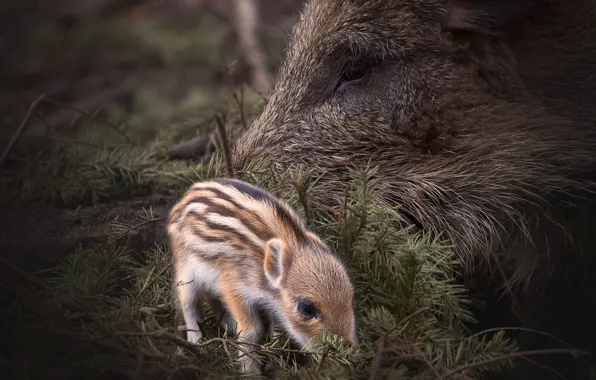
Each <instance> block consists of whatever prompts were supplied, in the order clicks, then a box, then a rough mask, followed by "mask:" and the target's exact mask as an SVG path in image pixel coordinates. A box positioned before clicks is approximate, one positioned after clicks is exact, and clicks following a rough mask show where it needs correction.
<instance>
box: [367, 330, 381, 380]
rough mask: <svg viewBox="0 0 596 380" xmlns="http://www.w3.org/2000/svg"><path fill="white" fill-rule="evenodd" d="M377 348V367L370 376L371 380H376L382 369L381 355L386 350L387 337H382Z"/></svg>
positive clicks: (378, 340)
mask: <svg viewBox="0 0 596 380" xmlns="http://www.w3.org/2000/svg"><path fill="white" fill-rule="evenodd" d="M375 346H377V350H376V351H377V352H376V353H375V366H374V368H373V371H372V373H371V374H370V377H369V380H374V379H375V378H376V377H377V373H378V372H379V369H380V368H381V355H382V354H383V350H384V349H385V336H381V337H380V338H379V339H377V341H376V342H375Z"/></svg>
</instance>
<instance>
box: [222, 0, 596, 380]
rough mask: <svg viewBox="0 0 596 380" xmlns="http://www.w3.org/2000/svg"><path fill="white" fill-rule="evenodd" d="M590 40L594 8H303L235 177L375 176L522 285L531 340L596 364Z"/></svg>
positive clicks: (243, 144)
mask: <svg viewBox="0 0 596 380" xmlns="http://www.w3.org/2000/svg"><path fill="white" fill-rule="evenodd" d="M594 26H596V2H595V1H594V0H559V1H555V0H534V1H531V0H503V1H491V0H310V1H309V2H308V3H307V4H306V6H305V9H304V10H303V13H302V15H301V18H300V20H299V22H298V24H297V25H296V27H295V30H294V32H293V35H292V37H291V40H290V44H289V47H288V51H287V53H286V54H287V55H286V58H285V61H284V63H283V66H282V68H281V71H280V73H279V76H278V79H277V83H276V86H275V89H274V92H273V94H272V97H271V99H270V102H269V104H268V105H267V106H266V108H265V110H264V111H263V113H262V114H261V115H260V117H259V118H258V119H257V120H256V121H255V123H254V125H252V127H251V128H250V129H249V130H248V131H247V132H246V133H245V135H244V136H243V137H242V138H241V140H240V141H239V142H238V145H237V147H236V150H235V155H234V156H235V157H234V159H235V164H236V165H237V167H238V168H241V167H243V165H245V164H246V163H248V162H262V161H266V160H274V161H275V162H277V163H280V164H282V165H286V164H294V163H304V164H306V165H307V166H308V167H310V168H311V169H313V170H314V171H318V172H320V173H325V174H324V176H323V178H322V180H323V181H327V182H328V183H331V184H333V183H338V184H339V183H342V182H344V180H345V179H346V176H347V174H348V169H349V168H350V167H351V166H353V165H357V166H358V165H361V166H362V165H366V164H368V163H369V162H370V163H372V165H378V168H379V172H378V176H379V178H380V179H381V180H382V183H383V184H384V189H383V194H384V197H385V199H386V201H387V202H389V203H390V204H392V205H395V207H396V208H398V209H399V210H400V211H401V212H402V213H403V214H404V215H406V216H408V217H409V218H410V219H411V220H412V221H413V222H414V223H416V224H417V225H418V226H419V227H421V228H423V229H425V230H427V231H429V232H433V233H438V232H441V233H443V234H444V235H445V236H447V237H448V238H450V239H451V240H452V242H453V243H454V245H455V250H456V252H457V254H459V255H460V256H461V257H463V258H464V259H465V260H466V262H467V263H469V264H470V269H472V264H478V263H484V264H490V265H491V269H492V270H493V272H496V273H497V274H498V275H499V276H501V279H502V280H503V281H501V284H505V285H511V284H520V283H521V284H522V285H528V286H525V287H522V288H521V289H522V292H521V293H520V294H519V297H522V298H519V300H520V304H521V305H522V306H524V305H525V306H528V305H530V304H532V305H534V306H532V307H528V308H527V309H528V310H529V312H530V315H531V316H533V318H531V319H530V320H527V321H525V322H524V323H525V326H530V327H535V328H542V329H546V330H548V331H551V332H554V333H557V334H559V335H560V336H562V337H564V338H567V339H568V340H570V341H571V343H575V344H577V345H578V346H579V347H580V348H587V349H593V348H594V345H596V339H594V335H595V334H594V332H595V329H594V327H593V326H592V324H593V322H591V323H585V324H583V325H582V322H585V321H593V320H596V318H594V316H596V313H592V314H590V312H591V311H594V303H590V302H584V301H588V300H589V299H594V298H595V297H593V295H592V293H591V291H592V290H591V289H596V287H592V288H590V286H589V282H590V281H589V280H592V279H594V278H595V277H596V276H592V275H587V276H586V275H585V273H583V274H582V273H580V274H578V270H580V269H581V270H584V272H589V271H590V270H592V269H593V268H594V266H590V265H592V261H593V260H592V258H594V257H596V252H593V251H594V250H595V249H596V245H594V244H593V243H594V236H595V235H596V221H595V218H594V215H595V214H594V210H595V208H596V207H595V206H596V204H595V203H596V196H595V195H594V193H593V190H594V186H593V181H594V179H595V177H596V165H595V163H596V123H595V120H596V107H595V106H594V102H595V99H596V30H595V28H594ZM332 188H333V187H332ZM337 189H338V191H343V190H342V187H341V186H337ZM485 266H487V265H485ZM470 273H472V271H471V272H470ZM574 279H575V280H578V281H573V280H574ZM579 279H581V280H582V281H583V282H582V281H579ZM593 283H594V281H592V284H593ZM574 284H575V285H574ZM551 285H554V286H551ZM547 291H550V293H548V292H547ZM545 292H546V293H545ZM540 296H542V297H543V298H542V301H540V302H538V301H539V300H540ZM544 300H548V302H543V301H544ZM530 301H531V302H530ZM535 304H538V305H540V307H538V308H536V305H535ZM563 310H564V314H565V315H563ZM584 315H586V316H587V317H585V318H584ZM580 316H581V317H580ZM538 317H544V318H542V319H544V320H542V319H540V318H538ZM563 317H564V318H565V320H562V319H561V318H563ZM589 318H592V319H591V320H590V319H589ZM501 322H502V321H501ZM539 322H540V323H539ZM569 324H571V325H572V326H573V328H572V329H569V328H567V329H566V328H564V327H565V326H566V325H569ZM582 328H583V330H581V331H579V333H574V332H573V331H572V330H576V329H582ZM549 360H550V358H549ZM570 374H571V372H570ZM542 375H544V374H542ZM569 376H570V375H569ZM578 376H579V375H578ZM568 378H569V377H568Z"/></svg>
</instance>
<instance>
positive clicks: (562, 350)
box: [444, 348, 590, 379]
mask: <svg viewBox="0 0 596 380" xmlns="http://www.w3.org/2000/svg"><path fill="white" fill-rule="evenodd" d="M548 354H570V355H572V356H574V357H577V356H579V355H585V356H589V355H590V353H589V352H587V351H581V350H569V349H565V348H556V349H548V350H529V351H520V352H514V353H511V354H507V355H502V356H499V357H497V358H492V359H486V360H480V361H477V362H474V363H470V364H465V365H462V366H459V367H457V368H455V369H453V370H452V371H451V372H448V373H447V374H446V375H445V376H444V379H448V378H449V377H451V376H453V375H455V374H458V373H460V372H463V371H466V370H468V369H472V368H474V367H479V366H482V365H485V364H490V363H494V362H496V361H499V360H505V359H515V358H523V357H525V356H531V355H548Z"/></svg>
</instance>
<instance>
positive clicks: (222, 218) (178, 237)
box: [168, 178, 308, 264]
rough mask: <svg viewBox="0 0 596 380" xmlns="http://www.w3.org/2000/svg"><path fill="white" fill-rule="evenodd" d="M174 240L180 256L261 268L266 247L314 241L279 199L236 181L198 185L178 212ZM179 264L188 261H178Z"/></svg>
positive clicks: (173, 217) (171, 226)
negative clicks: (272, 242)
mask: <svg viewBox="0 0 596 380" xmlns="http://www.w3.org/2000/svg"><path fill="white" fill-rule="evenodd" d="M168 234H169V236H170V241H171V244H172V246H173V247H176V248H179V249H174V254H175V255H198V256H199V257H200V258H201V259H202V260H204V261H213V262H214V264H217V263H216V262H219V263H220V264H225V263H231V264H232V263H237V264H241V263H244V264H248V262H247V260H248V261H253V260H254V261H255V262H258V263H261V262H262V260H263V255H264V251H265V246H266V243H267V241H268V240H269V239H272V238H279V239H282V240H283V241H285V242H288V243H290V244H291V243H295V244H300V243H302V242H304V241H306V240H308V234H307V232H306V226H305V224H304V222H303V221H302V219H301V218H300V217H298V215H296V213H295V212H294V211H293V210H292V209H291V208H290V207H289V206H288V205H287V204H285V203H284V202H283V201H281V200H279V199H278V198H276V197H275V196H274V195H272V194H270V193H268V192H266V191H264V190H262V189H260V188H258V187H255V186H252V185H250V184H248V183H245V182H242V181H239V180H233V179H223V178H218V179H213V180H208V181H204V182H198V183H195V184H194V185H193V186H192V187H191V188H190V189H189V190H188V191H187V192H186V194H185V195H184V196H183V197H182V199H180V201H179V202H178V203H177V204H176V205H175V206H174V207H173V208H172V210H171V212H170V217H169V221H168ZM176 259H177V260H180V259H184V258H183V257H176Z"/></svg>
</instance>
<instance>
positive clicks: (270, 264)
mask: <svg viewBox="0 0 596 380" xmlns="http://www.w3.org/2000/svg"><path fill="white" fill-rule="evenodd" d="M290 264H291V254H290V252H289V251H288V249H287V247H286V245H285V244H284V242H283V241H282V240H281V239H271V240H269V241H268V242H267V246H266V248H265V262H264V268H265V275H266V276H267V279H268V280H269V283H270V284H271V286H273V287H274V288H275V289H279V288H280V287H281V283H282V281H283V279H284V278H285V277H286V275H287V273H288V270H289V268H290Z"/></svg>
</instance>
